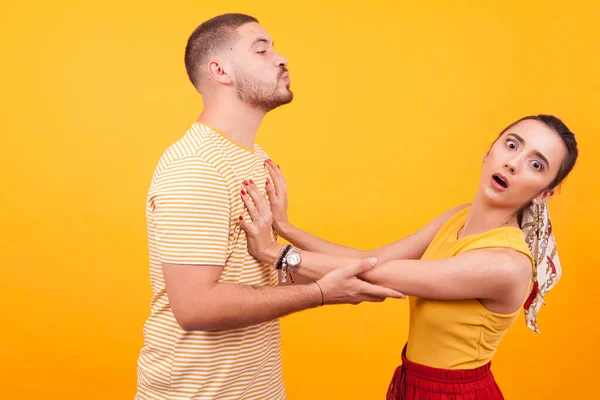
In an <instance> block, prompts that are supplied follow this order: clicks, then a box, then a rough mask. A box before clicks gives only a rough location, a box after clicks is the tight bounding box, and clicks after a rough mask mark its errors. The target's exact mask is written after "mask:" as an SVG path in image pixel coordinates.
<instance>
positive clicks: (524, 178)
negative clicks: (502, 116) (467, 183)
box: [479, 120, 567, 211]
mask: <svg viewBox="0 0 600 400" xmlns="http://www.w3.org/2000/svg"><path fill="white" fill-rule="evenodd" d="M566 152H567V149H566V146H565V145H564V143H563V141H562V139H561V138H560V136H558V134H557V133H556V132H555V131H554V130H552V129H551V128H549V127H548V126H546V124H544V123H543V122H540V121H536V120H524V121H521V122H519V123H517V124H515V125H513V126H512V127H511V128H509V129H507V130H506V132H504V133H503V134H502V136H500V138H498V140H497V141H496V142H495V143H494V144H493V145H492V147H491V148H490V151H489V153H488V154H487V156H486V158H485V161H484V163H483V168H482V171H481V179H480V186H479V191H480V192H481V194H482V195H483V196H484V198H485V199H486V200H487V201H488V202H490V203H491V204H493V205H494V206H496V207H503V208H510V209H513V210H515V211H516V210H518V209H519V208H520V207H522V206H523V205H525V204H527V203H528V202H529V201H532V200H533V202H534V203H538V204H539V203H542V202H544V201H546V200H548V199H549V198H550V197H551V196H552V195H553V194H554V190H545V189H546V188H547V187H548V185H549V184H550V183H551V182H552V181H553V180H554V178H555V177H556V174H557V173H558V170H559V168H560V165H561V163H562V161H563V159H564V157H565V156H566Z"/></svg>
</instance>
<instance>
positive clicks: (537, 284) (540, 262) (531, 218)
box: [521, 203, 562, 333]
mask: <svg viewBox="0 0 600 400" xmlns="http://www.w3.org/2000/svg"><path fill="white" fill-rule="evenodd" d="M521 229H522V230H523V233H524V234H525V241H526V242H527V246H529V250H530V251H531V254H532V255H533V259H534V260H535V268H534V269H533V287H532V289H531V293H530V294H529V297H528V298H527V301H525V304H524V305H523V308H524V309H525V320H526V322H527V326H528V327H529V328H531V329H532V330H533V331H535V332H536V333H540V330H539V329H538V326H537V313H538V311H539V310H540V308H541V307H542V304H546V303H545V302H544V295H545V294H546V293H548V292H549V291H550V289H552V288H553V287H554V286H555V285H556V283H557V282H558V280H559V279H560V276H561V275H562V270H561V268H560V261H559V259H558V254H557V252H556V241H555V240H554V233H553V232H552V222H551V221H550V214H549V212H548V206H547V205H546V203H542V204H537V205H536V204H533V205H531V206H530V207H529V208H528V209H527V210H525V212H524V213H523V220H522V222H521Z"/></svg>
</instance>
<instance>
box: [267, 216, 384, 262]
mask: <svg viewBox="0 0 600 400" xmlns="http://www.w3.org/2000/svg"><path fill="white" fill-rule="evenodd" d="M277 233H278V234H279V235H280V236H281V237H283V238H284V239H285V240H287V241H288V242H290V243H292V244H293V245H294V246H296V247H298V248H300V249H302V250H305V251H312V252H317V253H323V254H325V255H332V256H340V257H347V258H352V259H365V258H369V257H371V256H373V254H371V253H372V252H370V251H364V250H359V249H354V248H351V247H346V246H342V245H340V244H336V243H333V242H330V241H328V240H325V239H321V238H320V237H318V236H315V235H313V234H311V233H308V232H306V231H303V230H302V229H300V228H297V227H295V226H293V225H292V224H290V223H286V224H284V225H282V226H281V227H279V229H277Z"/></svg>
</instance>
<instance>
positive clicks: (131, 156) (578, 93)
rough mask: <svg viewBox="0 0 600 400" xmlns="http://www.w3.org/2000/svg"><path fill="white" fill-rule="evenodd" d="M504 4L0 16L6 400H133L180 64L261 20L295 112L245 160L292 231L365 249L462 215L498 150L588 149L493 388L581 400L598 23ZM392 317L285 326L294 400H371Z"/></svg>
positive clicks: (599, 9) (197, 6)
mask: <svg viewBox="0 0 600 400" xmlns="http://www.w3.org/2000/svg"><path fill="white" fill-rule="evenodd" d="M218 3H220V4H218ZM518 3H520V1H511V2H508V3H507V2H500V1H491V2H490V1H482V2H463V1H460V2H457V1H448V2H438V3H435V2H433V3H428V4H425V3H417V2H415V3H412V2H411V3H405V2H395V1H389V2H382V1H368V2H363V1H360V2H358V1H357V2H345V1H318V2H317V1H314V2H313V1H311V2H307V3H304V4H301V3H300V2H274V1H236V0H231V1H227V2H207V1H182V2H142V1H135V2H133V1H126V0H121V1H114V0H107V1H103V2H99V1H98V2H84V1H56V2H46V1H44V2H41V1H38V2H26V1H16V0H10V1H6V0H5V1H3V2H2V6H1V12H0V41H1V47H0V51H1V54H2V63H1V65H0V80H1V81H0V91H1V100H0V101H1V103H0V106H1V109H2V118H1V119H0V132H1V135H2V157H0V167H1V169H0V171H2V173H1V175H2V179H1V195H0V221H1V225H0V226H1V227H2V234H1V235H2V237H1V240H0V252H1V257H0V259H1V260H2V261H1V263H2V264H1V265H2V270H1V275H0V286H1V291H0V293H1V294H0V296H2V297H1V300H0V301H1V304H2V306H1V321H2V330H1V333H0V343H2V348H3V351H2V356H1V360H2V361H1V363H0V365H1V367H0V368H1V371H0V377H1V379H0V381H1V382H2V385H1V386H0V397H2V398H4V399H33V398H44V399H64V400H67V399H131V398H133V395H134V392H135V384H136V359H137V355H138V352H139V349H140V347H141V346H142V325H143V322H144V320H145V318H146V317H147V314H148V312H149V302H150V295H151V293H150V286H149V276H148V265H147V262H148V255H147V247H146V246H147V244H146V227H145V219H144V202H145V196H146V192H147V188H148V185H149V182H150V178H151V175H152V172H153V169H154V167H155V163H156V162H157V160H158V158H159V156H160V155H161V153H162V151H163V150H164V149H165V148H166V147H167V146H168V145H169V144H170V143H172V142H174V141H175V140H177V139H178V138H179V137H180V136H181V135H183V134H184V132H185V130H186V129H187V128H188V126H189V124H190V123H191V122H193V121H194V120H195V118H196V117H197V115H198V113H199V112H200V110H201V99H200V97H199V96H198V95H197V94H196V93H195V91H194V89H193V88H192V86H191V84H190V83H189V82H188V80H187V76H186V75H185V69H184V66H183V52H184V48H185V43H186V40H187V38H188V36H189V34H190V33H191V32H192V30H193V29H194V28H195V27H196V26H197V25H198V24H199V23H200V22H202V21H203V20H205V19H208V18H210V17H212V16H214V15H216V14H220V13H223V12H229V11H238V12H245V13H250V14H253V15H255V16H256V17H258V18H259V20H260V21H261V23H262V24H263V25H264V26H265V28H266V29H267V30H268V32H269V33H270V34H271V35H272V36H273V38H274V39H275V41H276V48H277V49H278V50H279V51H280V52H281V53H283V54H284V55H285V56H286V57H288V59H289V69H290V72H291V77H292V87H293V90H294V92H295V95H296V98H295V100H294V102H293V103H292V104H291V105H289V106H286V107H283V108H281V109H279V110H276V111H275V112H273V113H272V114H271V115H269V116H268V117H267V118H266V119H265V121H264V123H263V125H262V127H261V129H260V132H259V136H258V142H259V143H260V144H261V145H262V146H263V147H264V148H265V149H267V151H269V152H270V155H271V156H272V158H273V159H275V160H276V161H277V162H279V163H280V164H281V166H282V169H283V171H284V172H285V174H286V177H287V179H288V182H289V187H290V195H291V199H290V215H291V218H292V219H293V221H294V222H296V223H297V224H298V225H299V226H301V227H303V228H305V229H307V230H309V231H311V232H314V233H316V234H319V235H321V236H323V237H326V238H328V239H331V240H334V241H337V242H340V243H344V244H347V245H354V246H359V247H364V248H369V247H373V246H377V245H381V244H384V243H387V242H389V241H391V240H394V239H397V238H399V237H402V236H403V235H406V234H409V233H411V232H413V231H414V230H416V229H418V228H419V227H421V226H422V225H424V224H425V223H426V222H427V221H429V220H430V219H431V218H433V217H434V216H435V215H437V214H438V213H440V212H442V211H444V210H445V209H447V208H449V207H451V206H455V205H457V204H460V203H463V202H467V201H470V200H471V199H472V196H473V194H474V192H475V189H476V186H477V182H478V173H479V167H480V163H481V157H482V156H483V155H484V153H485V151H486V149H487V146H488V145H489V144H490V143H491V142H492V141H493V139H494V138H495V137H496V135H497V133H498V132H499V131H500V130H501V129H502V128H504V127H505V126H506V125H507V124H508V123H510V122H512V121H513V120H515V119H517V118H519V117H521V116H524V115H527V114H533V113H541V112H543V113H555V114H557V115H558V116H560V117H561V118H563V119H564V121H565V122H566V123H567V124H568V125H569V126H570V127H571V129H572V130H573V131H575V133H576V135H577V139H578V141H579V144H580V149H581V156H580V160H579V163H578V165H577V167H576V169H575V171H574V173H573V175H572V176H571V177H570V179H568V180H567V182H566V184H565V185H564V187H563V190H562V194H561V195H559V196H558V197H557V198H555V199H554V200H553V201H552V215H553V217H554V225H555V228H556V236H557V240H558V244H559V251H560V254H561V260H562V264H563V269H564V277H563V279H562V280H561V282H560V283H559V284H558V286H557V287H556V289H555V290H554V291H553V292H552V293H551V294H550V295H548V296H547V302H548V303H549V306H548V307H545V308H544V309H543V311H542V313H541V316H540V328H541V330H542V334H541V335H540V336H537V335H535V334H534V333H532V332H530V331H528V330H527V329H526V328H525V325H524V323H523V319H522V317H521V318H520V319H519V323H518V324H517V325H516V326H515V327H514V328H513V329H511V331H510V332H509V334H508V335H507V337H506V338H505V339H504V340H503V342H502V345H501V346H500V351H499V352H498V354H497V356H496V358H495V359H494V366H493V369H494V371H495V374H496V377H497V380H498V381H499V384H500V386H501V387H502V388H503V390H504V393H505V395H506V398H507V399H584V398H586V399H587V398H591V397H593V396H592V395H591V394H590V393H591V391H592V390H596V391H597V389H593V388H594V387H595V386H596V385H597V382H596V381H597V376H596V375H597V371H598V367H597V363H598V358H599V356H600V354H599V351H598V348H597V345H596V341H597V338H598V336H599V335H600V322H599V321H598V312H597V294H596V293H597V282H598V273H597V268H598V267H599V261H600V257H599V256H598V252H597V249H598V243H597V237H598V234H597V232H598V223H599V222H600V218H599V217H600V212H599V207H598V205H597V204H598V195H600V190H599V179H598V177H597V172H598V165H597V163H598V161H597V155H598V154H599V151H600V122H598V112H599V110H600V96H599V93H600V78H599V75H598V71H600V27H599V26H598V22H597V17H598V15H600V6H598V5H595V6H587V5H584V4H585V3H583V2H582V3H578V2H576V1H570V2H552V3H549V2H547V1H529V2H524V3H526V4H524V5H518ZM559 3H563V5H559ZM407 313H408V304H407V303H406V302H404V301H391V300H388V301H387V302H385V303H384V304H363V305H360V306H357V307H352V306H338V307H328V308H324V309H320V310H313V311H308V312H305V313H301V314H297V315H294V316H292V317H288V318H285V319H284V320H283V322H282V324H283V363H284V377H285V383H286V386H287V389H288V395H289V396H288V397H289V399H292V400H295V399H381V398H383V396H384V394H385V391H386V388H387V385H388V382H389V380H390V378H391V375H392V372H393V370H394V368H395V366H396V365H397V364H398V361H399V353H400V349H401V348H402V346H403V344H404V342H405V340H406V337H407V317H408V315H407Z"/></svg>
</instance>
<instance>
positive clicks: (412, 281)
mask: <svg viewBox="0 0 600 400" xmlns="http://www.w3.org/2000/svg"><path fill="white" fill-rule="evenodd" d="M249 190H250V191H252V193H253V196H252V198H253V199H254V202H252V201H248V198H247V197H248V195H244V196H243V197H244V202H245V204H246V206H247V207H248V211H249V213H250V216H251V218H252V222H250V221H242V228H243V229H244V230H245V231H246V233H247V237H248V250H249V252H250V254H252V255H253V256H254V257H256V258H258V259H260V260H261V261H264V262H268V263H274V262H275V260H276V258H277V256H278V255H279V253H280V251H281V249H282V247H283V246H282V245H281V244H278V243H276V242H274V241H273V240H272V239H271V234H270V231H271V223H272V215H271V210H270V207H269V205H268V204H267V202H266V201H265V200H264V197H263V196H262V195H261V194H260V193H258V190H256V188H250V189H249ZM355 261H356V260H355V259H354V258H351V257H344V256H335V255H330V254H323V253H317V252H311V251H303V252H302V262H301V263H300V265H299V266H298V267H297V269H296V272H297V273H298V274H300V275H303V276H305V277H308V278H311V279H320V278H321V277H323V276H324V275H325V274H327V273H328V272H330V271H332V270H334V269H337V268H341V267H343V266H345V265H348V264H352V263H354V262H355ZM379 265H380V266H378V267H376V268H375V269H373V270H371V271H368V272H366V273H364V274H361V275H360V276H359V277H360V278H361V279H364V280H366V281H368V282H370V283H374V284H377V285H380V286H385V287H388V288H391V289H394V290H397V291H399V292H402V293H405V294H408V295H414V296H420V297H427V298H431V299H439V300H459V299H474V298H480V299H501V298H504V297H503V296H506V295H507V293H508V292H512V291H515V290H516V291H520V292H523V293H524V292H525V291H526V286H527V285H528V283H529V277H530V274H531V263H530V261H529V259H528V258H527V257H526V256H525V255H523V254H521V253H518V252H516V251H514V250H512V249H480V250H472V251H469V252H467V253H464V254H461V255H459V256H456V257H451V258H447V259H442V260H426V261H421V260H396V261H390V262H386V263H380V264H379Z"/></svg>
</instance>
